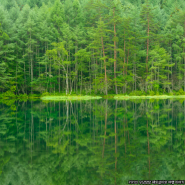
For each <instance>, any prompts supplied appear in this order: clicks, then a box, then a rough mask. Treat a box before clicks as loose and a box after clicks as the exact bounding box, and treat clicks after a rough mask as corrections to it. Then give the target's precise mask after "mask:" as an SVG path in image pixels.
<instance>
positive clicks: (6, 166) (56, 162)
mask: <svg viewBox="0 0 185 185" xmlns="http://www.w3.org/2000/svg"><path fill="white" fill-rule="evenodd" d="M184 115H185V104H184V100H172V99H170V100H169V99H167V100H127V101H123V100H121V101H116V100H106V99H101V100H93V101H92V100H91V101H90V100H89V101H71V102H70V101H61V102H53V101H51V102H42V101H27V102H13V101H6V102H3V103H1V104H0V185H14V184H19V185H22V184H23V185H32V184H33V185H55V184H56V185H65V184H66V185H112V184H113V185H115V184H116V185H124V184H128V181H129V180H148V179H150V180H184V179H185V173H184V171H185V163H184V162H185V150H184V149H185V116H184Z"/></svg>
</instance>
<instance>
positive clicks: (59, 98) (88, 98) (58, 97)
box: [41, 96, 102, 101]
mask: <svg viewBox="0 0 185 185" xmlns="http://www.w3.org/2000/svg"><path fill="white" fill-rule="evenodd" d="M101 98H102V97H100V96H43V97H41V99H42V100H57V101H59V100H92V99H101Z"/></svg>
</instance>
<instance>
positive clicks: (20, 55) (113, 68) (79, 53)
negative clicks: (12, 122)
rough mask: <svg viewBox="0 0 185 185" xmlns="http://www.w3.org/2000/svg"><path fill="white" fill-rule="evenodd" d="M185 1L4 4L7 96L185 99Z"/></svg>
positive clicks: (0, 53) (1, 27) (1, 59)
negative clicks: (182, 95) (176, 95)
mask: <svg viewBox="0 0 185 185" xmlns="http://www.w3.org/2000/svg"><path fill="white" fill-rule="evenodd" d="M184 10H185V1H184V0H176V1H175V0H168V1H167V0H127V1H126V0H61V1H60V0H8V1H4V0H0V12H1V13H0V91H1V92H6V91H8V90H10V89H11V90H12V89H14V90H15V91H16V93H17V94H22V93H27V94H29V93H43V92H50V93H53V92H64V93H66V94H70V93H76V94H78V93H80V94H82V93H85V94H91V93H94V94H97V93H102V94H113V93H115V94H120V93H123V94H125V93H133V92H135V93H136V92H139V91H141V92H145V93H146V92H149V93H165V92H168V93H170V92H173V91H185V12H184Z"/></svg>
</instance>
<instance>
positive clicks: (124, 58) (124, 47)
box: [123, 30, 126, 93]
mask: <svg viewBox="0 0 185 185" xmlns="http://www.w3.org/2000/svg"><path fill="white" fill-rule="evenodd" d="M125 55H126V53H125V30H124V64H123V77H124V76H125V74H124V70H125V69H124V67H125ZM123 93H124V86H123Z"/></svg>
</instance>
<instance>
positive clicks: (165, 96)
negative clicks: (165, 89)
mask: <svg viewBox="0 0 185 185" xmlns="http://www.w3.org/2000/svg"><path fill="white" fill-rule="evenodd" d="M167 98H184V99H185V95H173V96H169V95H154V96H128V95H127V96H126V95H125V96H124V95H116V96H114V99H116V100H124V99H167Z"/></svg>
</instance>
